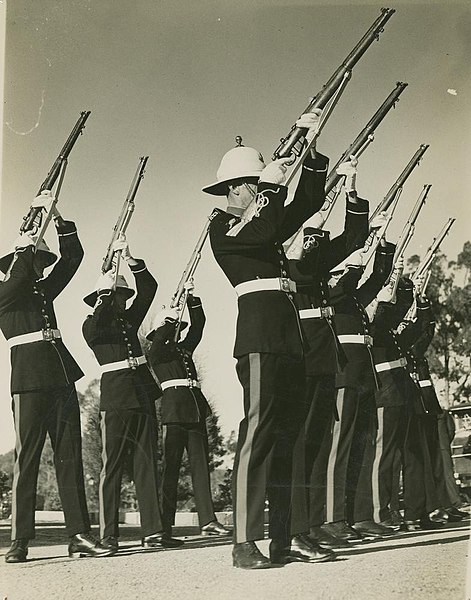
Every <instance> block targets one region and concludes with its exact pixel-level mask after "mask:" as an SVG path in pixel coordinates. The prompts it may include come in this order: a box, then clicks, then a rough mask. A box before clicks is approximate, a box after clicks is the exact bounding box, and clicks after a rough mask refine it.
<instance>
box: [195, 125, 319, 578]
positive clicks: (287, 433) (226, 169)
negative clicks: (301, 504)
mask: <svg viewBox="0 0 471 600" xmlns="http://www.w3.org/2000/svg"><path fill="white" fill-rule="evenodd" d="M303 117H305V118H307V119H308V120H309V119H310V121H308V122H307V125H306V124H303V125H301V126H303V127H306V126H307V127H308V128H312V131H313V132H314V131H315V130H316V129H317V119H316V118H315V115H314V116H313V115H309V116H306V115H303ZM313 135H314V133H313ZM285 162H287V161H286V159H281V160H278V161H274V162H273V163H271V164H269V165H268V167H265V165H264V163H263V159H262V157H261V155H260V154H259V153H258V152H256V151H255V150H253V149H252V148H244V147H241V148H235V149H234V150H231V151H229V152H228V153H227V154H226V155H225V156H224V158H223V160H222V161H221V166H220V169H219V171H218V182H217V183H215V184H214V185H211V186H208V187H207V188H204V191H206V192H208V193H212V194H216V195H227V199H228V210H227V212H223V211H218V214H217V215H216V216H214V217H213V220H212V222H211V227H210V240H211V247H212V249H213V253H214V256H215V258H216V260H217V262H218V264H219V265H220V267H221V268H222V270H223V271H224V273H225V275H226V276H227V278H228V279H229V281H230V282H231V284H232V285H233V286H234V287H235V290H236V292H237V294H238V308H239V314H238V319H237V329H236V341H235V348H234V356H235V357H236V358H237V374H238V377H239V380H240V382H241V385H242V387H243V390H244V415H245V416H244V419H243V420H242V422H241V424H240V427H239V437H238V443H237V451H236V457H235V463H234V472H233V480H232V481H233V495H232V497H233V506H234V548H233V564H234V566H236V567H239V568H246V569H257V568H266V567H269V566H271V564H270V561H269V560H268V559H267V558H266V557H265V556H263V555H262V554H261V553H260V551H259V550H258V548H257V546H256V544H255V540H259V539H263V537H264V526H263V524H264V505H265V493H266V491H267V492H268V500H269V506H270V516H269V536H270V538H271V539H272V542H271V544H270V559H271V562H272V563H276V564H284V563H285V562H287V561H288V560H291V558H290V556H289V554H290V537H291V535H290V533H291V532H290V515H289V513H290V502H291V499H290V496H291V482H292V457H293V447H294V443H295V440H296V437H297V434H298V432H299V429H300V427H301V423H302V420H303V418H304V415H303V399H304V365H303V341H302V335H301V330H300V323H299V319H298V313H297V307H296V304H295V302H294V291H295V289H296V287H295V285H294V282H293V281H292V280H291V279H290V278H289V268H288V261H287V259H286V257H285V254H284V251H283V247H282V242H283V241H284V240H287V239H288V238H289V237H290V236H291V235H293V234H294V233H295V232H296V231H297V230H298V229H299V227H300V226H301V225H302V224H303V223H304V222H305V221H306V220H307V219H308V218H309V216H311V215H312V214H314V213H315V212H317V211H318V210H319V209H320V207H321V205H322V203H323V201H324V198H325V192H324V185H325V177H326V171H327V165H326V159H325V157H322V155H317V157H316V158H313V157H312V155H311V156H309V157H308V158H307V159H306V161H305V164H304V166H303V170H302V173H301V178H300V182H299V184H298V187H297V190H296V193H295V197H294V199H293V201H292V202H291V204H289V205H288V206H287V207H286V208H285V206H284V203H285V199H286V195H287V189H286V188H285V187H284V186H283V185H282V182H283V181H284V171H285V170H286V167H285V166H284V163H285ZM258 179H259V182H258V184H257V180H258ZM251 202H252V206H253V209H254V210H253V218H252V219H251V220H247V219H242V218H241V217H242V215H243V213H244V209H246V208H247V207H248V206H249V205H250V203H251ZM314 551H315V556H316V557H317V548H315V549H314ZM297 552H298V559H299V560H308V561H309V560H310V559H311V557H312V554H311V553H312V548H310V545H309V542H308V541H306V542H305V543H303V547H302V548H301V547H300V548H297Z"/></svg>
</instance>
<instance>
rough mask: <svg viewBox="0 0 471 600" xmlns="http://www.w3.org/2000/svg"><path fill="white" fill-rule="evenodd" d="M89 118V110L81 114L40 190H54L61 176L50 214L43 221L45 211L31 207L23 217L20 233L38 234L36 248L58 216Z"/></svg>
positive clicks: (39, 192)
mask: <svg viewBox="0 0 471 600" xmlns="http://www.w3.org/2000/svg"><path fill="white" fill-rule="evenodd" d="M89 116H90V111H89V110H87V111H83V112H81V113H80V117H79V118H78V120H77V122H76V123H75V125H74V128H73V129H72V131H71V132H70V135H69V137H68V138H67V141H66V142H65V144H64V146H63V148H62V150H61V151H60V152H59V156H58V157H57V158H56V160H55V161H54V164H53V165H52V167H51V170H50V171H49V173H48V174H47V177H46V179H45V180H44V181H43V183H42V184H41V187H40V188H39V191H38V195H39V194H41V192H43V191H44V190H52V188H53V186H54V184H55V182H56V181H57V179H58V178H59V176H60V179H59V183H58V186H57V190H56V193H55V200H54V202H53V206H52V208H51V210H49V211H48V214H47V215H46V217H45V219H43V209H42V208H36V207H31V208H30V209H29V211H28V214H27V215H26V216H25V217H23V223H22V224H21V227H20V233H28V232H31V233H33V234H37V235H38V239H37V241H36V244H35V247H36V248H37V246H38V244H39V242H40V241H41V239H42V238H43V237H44V233H45V232H46V228H47V226H48V225H49V222H50V220H51V218H52V215H53V213H54V212H56V214H57V215H58V213H57V209H56V208H55V204H56V203H57V200H58V198H59V192H60V188H61V186H62V182H63V179H64V175H65V169H66V167H67V160H68V157H69V154H70V152H71V150H72V148H73V147H74V144H75V142H76V141H77V139H78V137H79V135H80V134H81V133H82V132H83V129H84V128H85V122H86V120H87V119H88V117H89ZM59 218H60V216H59Z"/></svg>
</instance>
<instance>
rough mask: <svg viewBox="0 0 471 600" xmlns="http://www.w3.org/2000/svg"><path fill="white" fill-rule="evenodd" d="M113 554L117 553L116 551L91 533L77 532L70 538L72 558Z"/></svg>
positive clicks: (70, 554) (99, 556)
mask: <svg viewBox="0 0 471 600" xmlns="http://www.w3.org/2000/svg"><path fill="white" fill-rule="evenodd" d="M112 554H115V552H113V551H112V550H111V549H110V548H105V547H104V546H102V545H101V544H100V542H97V541H96V540H94V539H93V537H92V536H91V535H90V534H89V533H77V534H76V535H74V536H72V537H71V538H70V540H69V556H70V557H71V558H82V557H84V556H92V557H94V558H101V557H102V556H111V555H112Z"/></svg>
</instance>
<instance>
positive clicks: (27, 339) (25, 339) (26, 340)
mask: <svg viewBox="0 0 471 600" xmlns="http://www.w3.org/2000/svg"><path fill="white" fill-rule="evenodd" d="M61 337H62V336H61V332H60V331H59V330H58V329H42V330H41V331H32V332H31V333H24V334H23V335H15V336H14V337H12V338H10V339H9V340H7V341H8V346H9V347H10V348H12V347H13V346H21V345H22V344H30V343H31V342H43V341H44V342H52V340H58V339H60V338H61Z"/></svg>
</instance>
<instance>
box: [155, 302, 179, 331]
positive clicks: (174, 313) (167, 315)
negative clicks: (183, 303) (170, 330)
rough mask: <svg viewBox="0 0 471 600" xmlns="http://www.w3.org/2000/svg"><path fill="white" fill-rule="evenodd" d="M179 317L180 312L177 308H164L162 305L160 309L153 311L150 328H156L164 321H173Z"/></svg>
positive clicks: (164, 322) (163, 323)
mask: <svg viewBox="0 0 471 600" xmlns="http://www.w3.org/2000/svg"><path fill="white" fill-rule="evenodd" d="M179 318H180V313H179V312H178V309H177V308H166V307H165V306H163V307H162V310H159V312H157V313H155V315H154V317H153V319H152V330H155V329H158V328H159V327H162V325H165V324H166V323H175V321H178V319H179Z"/></svg>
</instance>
